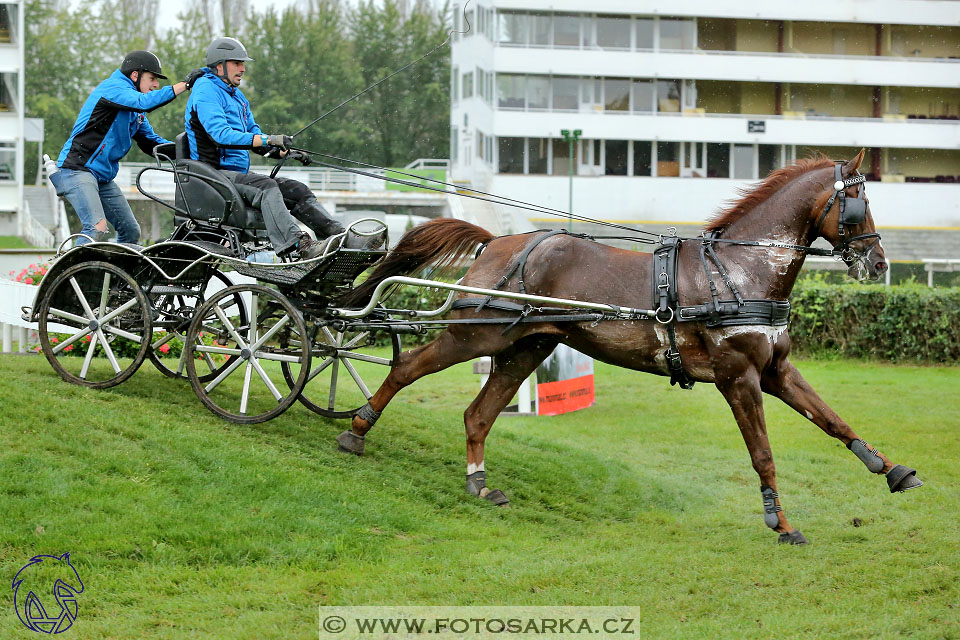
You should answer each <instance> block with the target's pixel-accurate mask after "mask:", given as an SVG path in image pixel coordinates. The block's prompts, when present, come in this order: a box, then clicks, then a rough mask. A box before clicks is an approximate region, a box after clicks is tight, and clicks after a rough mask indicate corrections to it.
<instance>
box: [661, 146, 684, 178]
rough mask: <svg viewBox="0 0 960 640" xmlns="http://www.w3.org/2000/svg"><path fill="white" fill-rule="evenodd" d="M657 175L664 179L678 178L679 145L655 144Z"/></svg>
mask: <svg viewBox="0 0 960 640" xmlns="http://www.w3.org/2000/svg"><path fill="white" fill-rule="evenodd" d="M657 175H658V176H661V177H666V178H676V177H679V176H680V143H679V142H658V143H657Z"/></svg>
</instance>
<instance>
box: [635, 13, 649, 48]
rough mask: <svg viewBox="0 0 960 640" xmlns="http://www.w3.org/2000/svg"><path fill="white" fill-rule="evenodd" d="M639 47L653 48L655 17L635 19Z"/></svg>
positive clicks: (637, 46)
mask: <svg viewBox="0 0 960 640" xmlns="http://www.w3.org/2000/svg"><path fill="white" fill-rule="evenodd" d="M633 26H634V29H633V31H634V34H635V36H636V44H635V45H634V46H635V47H636V48H637V49H653V27H654V21H653V18H637V19H635V20H634V21H633Z"/></svg>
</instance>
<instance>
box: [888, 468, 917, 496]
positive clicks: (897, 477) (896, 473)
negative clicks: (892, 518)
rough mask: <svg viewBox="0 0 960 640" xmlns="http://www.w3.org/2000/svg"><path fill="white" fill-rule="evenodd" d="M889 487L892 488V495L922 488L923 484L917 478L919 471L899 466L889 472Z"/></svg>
mask: <svg viewBox="0 0 960 640" xmlns="http://www.w3.org/2000/svg"><path fill="white" fill-rule="evenodd" d="M887 486H888V487H890V493H896V492H898V491H906V490H908V489H916V488H917V487H922V486H923V482H921V481H920V479H919V478H917V470H916V469H911V468H910V467H905V466H903V465H902V464H898V465H897V466H895V467H894V468H893V469H890V471H887Z"/></svg>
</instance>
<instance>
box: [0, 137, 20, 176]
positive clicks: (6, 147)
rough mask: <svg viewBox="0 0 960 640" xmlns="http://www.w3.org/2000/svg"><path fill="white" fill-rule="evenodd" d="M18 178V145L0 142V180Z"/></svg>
mask: <svg viewBox="0 0 960 640" xmlns="http://www.w3.org/2000/svg"><path fill="white" fill-rule="evenodd" d="M16 179H17V145H16V144H15V143H13V142H0V182H10V181H12V180H16Z"/></svg>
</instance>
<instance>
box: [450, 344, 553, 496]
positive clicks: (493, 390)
mask: <svg viewBox="0 0 960 640" xmlns="http://www.w3.org/2000/svg"><path fill="white" fill-rule="evenodd" d="M556 345H557V341H556V340H552V339H545V338H540V337H536V338H528V339H525V340H521V341H520V342H518V343H517V344H515V345H513V346H512V347H511V348H509V349H507V350H506V351H504V352H502V353H500V354H498V355H497V356H495V357H494V359H493V369H492V370H491V372H490V377H489V378H488V379H487V382H486V384H484V385H483V389H481V390H480V393H479V395H477V397H476V398H474V400H473V402H471V403H470V406H469V407H467V410H466V411H464V413H463V424H464V426H465V427H466V431H467V493H469V494H471V495H474V496H477V497H479V498H483V499H484V500H489V501H490V502H492V503H493V504H495V505H498V506H500V505H507V504H509V502H510V500H509V499H507V496H506V495H504V493H503V491H501V490H500V489H494V490H493V491H491V490H490V489H488V488H487V475H486V469H485V467H484V462H483V449H484V443H485V442H486V439H487V434H489V433H490V428H491V427H493V423H494V421H495V420H496V419H497V416H498V415H500V412H501V411H503V408H504V407H506V406H507V403H508V402H510V399H511V398H513V396H514V395H515V394H516V393H517V390H518V389H519V388H520V385H522V384H523V381H524V380H526V379H527V377H528V376H529V375H530V374H531V373H533V371H534V369H536V368H537V366H538V365H539V364H540V363H541V362H543V359H544V358H546V357H547V356H548V355H550V352H551V351H553V349H554V347H556Z"/></svg>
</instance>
